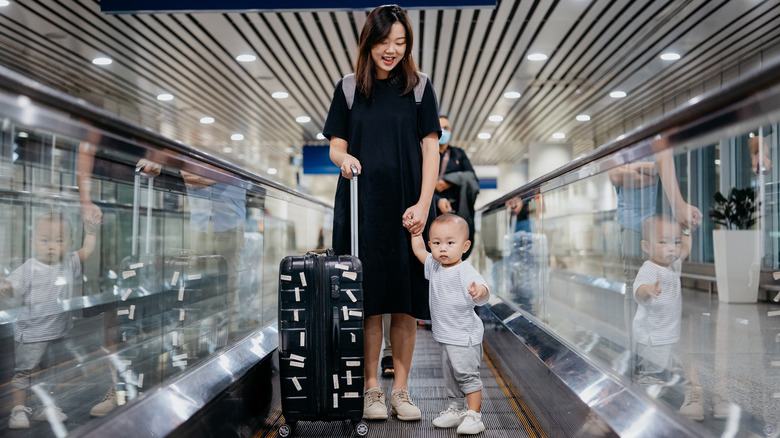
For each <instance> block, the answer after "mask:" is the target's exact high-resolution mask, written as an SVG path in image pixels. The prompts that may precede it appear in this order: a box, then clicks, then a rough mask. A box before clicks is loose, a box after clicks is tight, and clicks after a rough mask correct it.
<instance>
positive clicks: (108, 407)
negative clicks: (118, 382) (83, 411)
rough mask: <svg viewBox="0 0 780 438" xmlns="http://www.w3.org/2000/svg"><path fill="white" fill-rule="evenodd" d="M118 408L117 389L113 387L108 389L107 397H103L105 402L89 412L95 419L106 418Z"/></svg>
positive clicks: (101, 402)
mask: <svg viewBox="0 0 780 438" xmlns="http://www.w3.org/2000/svg"><path fill="white" fill-rule="evenodd" d="M117 406H118V404H117V402H116V387H115V386H114V385H111V387H110V388H108V392H107V393H106V395H105V396H103V400H101V401H100V403H98V404H96V405H95V406H93V407H92V409H91V410H90V411H89V415H92V416H93V417H105V416H106V415H107V414H108V413H109V412H111V411H113V410H114V409H116V407H117Z"/></svg>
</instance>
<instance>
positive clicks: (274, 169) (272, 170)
mask: <svg viewBox="0 0 780 438" xmlns="http://www.w3.org/2000/svg"><path fill="white" fill-rule="evenodd" d="M276 172H277V170H276V168H275V167H269V168H268V174H269V175H276Z"/></svg>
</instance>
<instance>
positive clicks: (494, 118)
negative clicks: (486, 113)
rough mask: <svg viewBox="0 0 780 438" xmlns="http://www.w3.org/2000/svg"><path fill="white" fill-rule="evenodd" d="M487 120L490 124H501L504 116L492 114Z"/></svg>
mask: <svg viewBox="0 0 780 438" xmlns="http://www.w3.org/2000/svg"><path fill="white" fill-rule="evenodd" d="M488 120H490V121H491V122H503V121H504V116H502V115H501V114H493V115H491V116H490V117H488Z"/></svg>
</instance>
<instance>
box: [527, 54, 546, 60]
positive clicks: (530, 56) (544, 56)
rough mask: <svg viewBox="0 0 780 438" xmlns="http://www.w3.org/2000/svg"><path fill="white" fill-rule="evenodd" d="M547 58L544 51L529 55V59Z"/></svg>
mask: <svg viewBox="0 0 780 438" xmlns="http://www.w3.org/2000/svg"><path fill="white" fill-rule="evenodd" d="M545 59H547V55H545V54H544V53H531V54H530V55H528V60H529V61H544V60H545Z"/></svg>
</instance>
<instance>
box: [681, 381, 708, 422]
mask: <svg viewBox="0 0 780 438" xmlns="http://www.w3.org/2000/svg"><path fill="white" fill-rule="evenodd" d="M680 413H681V414H683V415H685V416H686V417H688V418H690V419H691V420H694V421H702V420H704V394H702V391H701V388H685V402H683V405H682V407H681V408H680Z"/></svg>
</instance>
